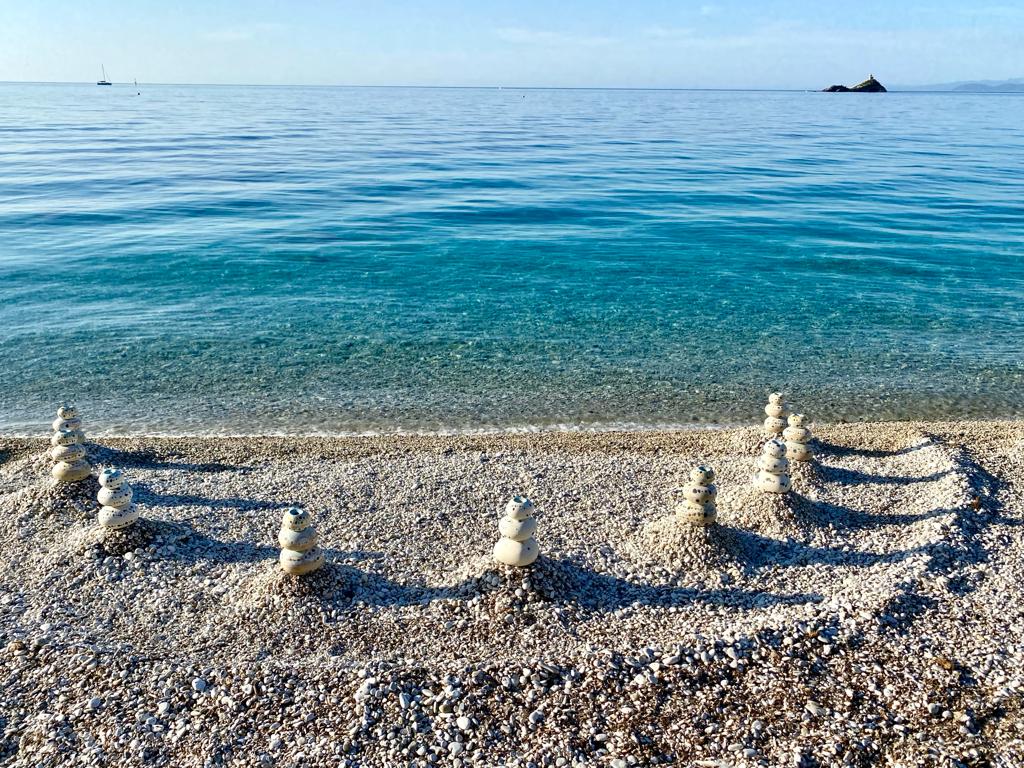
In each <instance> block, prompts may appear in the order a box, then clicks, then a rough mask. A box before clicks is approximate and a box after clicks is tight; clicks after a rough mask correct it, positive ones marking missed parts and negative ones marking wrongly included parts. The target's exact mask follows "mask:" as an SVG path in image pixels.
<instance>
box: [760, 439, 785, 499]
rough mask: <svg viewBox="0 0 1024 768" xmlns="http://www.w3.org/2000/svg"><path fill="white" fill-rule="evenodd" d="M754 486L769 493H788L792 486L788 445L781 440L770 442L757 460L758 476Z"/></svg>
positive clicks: (765, 445)
mask: <svg viewBox="0 0 1024 768" xmlns="http://www.w3.org/2000/svg"><path fill="white" fill-rule="evenodd" d="M754 484H755V485H756V486H757V487H758V488H760V489H761V490H762V491H765V492H767V493H786V492H787V491H788V490H789V489H790V486H791V485H792V483H791V481H790V479H789V460H788V459H787V458H786V444H785V443H783V442H782V441H781V440H775V439H772V440H769V441H768V442H767V443H765V444H764V449H763V451H762V453H761V455H760V457H758V460H757V474H756V475H754Z"/></svg>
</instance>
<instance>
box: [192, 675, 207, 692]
mask: <svg viewBox="0 0 1024 768" xmlns="http://www.w3.org/2000/svg"><path fill="white" fill-rule="evenodd" d="M192 690H193V691H195V692H196V693H202V692H203V691H205V690H206V681H205V680H203V678H201V677H197V678H195V679H194V680H193V681H192Z"/></svg>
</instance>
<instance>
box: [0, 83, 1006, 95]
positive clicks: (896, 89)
mask: <svg viewBox="0 0 1024 768" xmlns="http://www.w3.org/2000/svg"><path fill="white" fill-rule="evenodd" d="M969 82H984V81H958V82H956V83H949V84H947V83H942V84H939V83H934V84H931V85H902V84H898V85H894V86H892V87H891V88H888V89H887V91H888V92H889V93H955V94H957V93H958V94H964V93H966V94H978V93H985V91H958V90H955V89H952V88H946V87H940V86H947V85H959V84H961V83H969ZM990 82H991V81H990ZM96 84H97V83H95V82H94V81H92V80H0V85H96ZM136 84H137V85H138V87H141V86H143V85H147V86H150V85H155V86H189V87H201V88H367V89H369V88H396V89H400V88H404V89H423V90H428V89H434V90H480V91H490V90H512V91H707V92H740V93H743V92H746V93H824V92H825V89H824V88H810V87H803V88H801V87H788V88H782V87H778V88H758V87H756V86H743V87H725V86H720V87H715V88H707V87H704V88H702V87H697V86H654V85H413V84H403V83H391V84H386V85H383V84H375V85H368V84H361V83H174V82H163V81H144V82H142V83H138V81H133V82H129V81H127V80H125V81H111V86H117V85H121V86H130V87H135V86H136ZM987 93H994V94H998V93H1009V94H1013V93H1019V92H1018V91H987Z"/></svg>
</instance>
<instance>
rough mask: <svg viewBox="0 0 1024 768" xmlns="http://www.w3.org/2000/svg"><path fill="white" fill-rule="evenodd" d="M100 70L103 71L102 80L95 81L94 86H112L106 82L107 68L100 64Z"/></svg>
mask: <svg viewBox="0 0 1024 768" xmlns="http://www.w3.org/2000/svg"><path fill="white" fill-rule="evenodd" d="M100 69H102V70H103V79H102V80H97V81H96V85H113V83H111V82H110V81H109V80H107V68H106V67H104V66H103V65H102V64H100Z"/></svg>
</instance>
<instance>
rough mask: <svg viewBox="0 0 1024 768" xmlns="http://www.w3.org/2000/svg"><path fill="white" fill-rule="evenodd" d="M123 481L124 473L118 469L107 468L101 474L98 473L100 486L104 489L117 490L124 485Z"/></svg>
mask: <svg viewBox="0 0 1024 768" xmlns="http://www.w3.org/2000/svg"><path fill="white" fill-rule="evenodd" d="M124 481H125V476H124V472H122V471H121V470H120V469H114V468H113V467H107V468H106V469H104V470H103V471H102V472H100V485H102V486H103V487H104V488H110V489H111V490H117V489H118V488H120V487H121V486H122V485H124Z"/></svg>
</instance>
